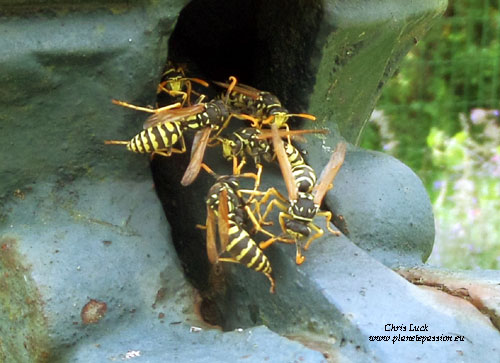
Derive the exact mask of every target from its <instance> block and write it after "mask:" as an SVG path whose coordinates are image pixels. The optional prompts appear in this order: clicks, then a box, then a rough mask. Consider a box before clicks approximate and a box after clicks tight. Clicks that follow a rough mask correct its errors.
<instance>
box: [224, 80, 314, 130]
mask: <svg viewBox="0 0 500 363" xmlns="http://www.w3.org/2000/svg"><path fill="white" fill-rule="evenodd" d="M230 80H231V81H232V83H223V82H214V83H215V84H216V85H218V86H220V87H223V88H226V89H227V90H228V96H227V99H228V104H229V105H230V106H231V107H232V108H233V109H234V110H235V112H236V111H239V112H241V114H240V115H239V117H241V118H244V119H247V120H250V121H252V127H255V128H262V126H263V125H267V124H271V123H273V124H276V125H277V126H278V128H283V127H284V128H286V129H287V130H288V125H287V121H288V119H289V118H290V117H292V116H298V117H303V118H307V119H310V120H316V117H314V116H313V115H310V114H306V113H297V114H293V113H289V112H288V110H287V109H286V108H284V107H283V105H282V104H281V102H280V100H279V99H278V97H276V96H275V95H274V94H272V93H270V92H267V91H259V90H258V89H256V88H253V87H250V86H247V85H245V84H241V83H239V84H237V85H234V84H233V83H234V81H235V80H236V79H235V77H230Z"/></svg>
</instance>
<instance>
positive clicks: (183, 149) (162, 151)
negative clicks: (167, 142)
mask: <svg viewBox="0 0 500 363" xmlns="http://www.w3.org/2000/svg"><path fill="white" fill-rule="evenodd" d="M180 140H181V148H180V149H176V148H173V147H171V148H168V149H159V150H155V151H153V152H152V153H151V160H153V158H154V156H155V155H157V154H158V155H161V156H166V157H169V156H170V155H172V154H183V153H185V152H186V150H187V149H186V142H185V140H184V137H181V138H180ZM165 150H167V151H165Z"/></svg>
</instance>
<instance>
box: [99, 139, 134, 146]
mask: <svg viewBox="0 0 500 363" xmlns="http://www.w3.org/2000/svg"><path fill="white" fill-rule="evenodd" d="M104 143H105V144H106V145H127V144H128V143H129V142H128V141H119V140H105V141H104Z"/></svg>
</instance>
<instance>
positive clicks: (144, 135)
mask: <svg viewBox="0 0 500 363" xmlns="http://www.w3.org/2000/svg"><path fill="white" fill-rule="evenodd" d="M113 103H115V104H117V105H121V106H124V107H128V108H132V109H135V110H140V111H145V112H150V113H152V115H151V116H149V117H148V118H147V119H146V121H145V122H144V125H143V128H144V130H143V131H141V132H140V133H138V134H137V135H136V136H134V137H133V138H132V139H131V140H130V141H117V140H108V141H105V143H106V144H115V145H116V144H118V145H126V146H127V149H128V150H130V151H133V152H136V153H150V154H152V155H155V154H159V155H163V156H170V155H171V154H172V153H184V152H185V151H186V143H185V140H184V136H183V134H184V132H185V131H186V130H194V131H199V130H202V133H203V135H204V136H203V140H206V141H208V138H209V135H210V133H211V131H214V130H215V131H217V133H219V132H220V131H222V129H224V128H225V127H226V126H227V123H228V122H229V120H230V118H231V114H230V113H229V111H228V109H227V107H226V105H225V104H224V102H223V101H221V100H213V101H210V102H207V103H200V104H197V105H193V106H189V107H182V108H179V107H178V106H177V105H179V104H175V105H171V106H166V107H162V108H159V109H149V108H145V107H138V106H134V105H131V104H128V103H126V102H122V101H116V100H113ZM174 106H177V108H176V107H174ZM177 142H180V144H181V145H180V149H176V148H174V145H175V144H176V143H177Z"/></svg>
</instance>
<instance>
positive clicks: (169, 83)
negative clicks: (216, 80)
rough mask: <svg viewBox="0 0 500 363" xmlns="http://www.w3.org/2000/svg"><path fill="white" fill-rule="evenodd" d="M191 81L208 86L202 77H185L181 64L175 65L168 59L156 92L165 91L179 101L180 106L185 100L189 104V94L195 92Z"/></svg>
mask: <svg viewBox="0 0 500 363" xmlns="http://www.w3.org/2000/svg"><path fill="white" fill-rule="evenodd" d="M191 82H195V83H198V84H200V85H202V86H203V87H209V84H208V83H207V82H205V81H204V80H202V79H199V78H195V77H186V72H185V71H184V68H183V67H182V66H175V65H174V64H173V63H172V62H170V61H169V62H168V63H167V70H166V71H165V72H164V73H163V75H162V81H161V82H160V83H159V84H158V89H157V91H156V93H157V94H160V93H161V92H165V93H166V94H168V95H169V96H170V97H172V98H173V99H174V100H175V101H180V103H181V105H182V106H184V104H185V103H186V102H187V105H188V106H191V94H193V93H195V94H196V92H194V91H193V86H192V84H191ZM198 96H200V97H201V99H203V98H204V97H203V95H199V94H198ZM179 98H180V99H179ZM200 102H201V101H200ZM196 103H199V102H196Z"/></svg>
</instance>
